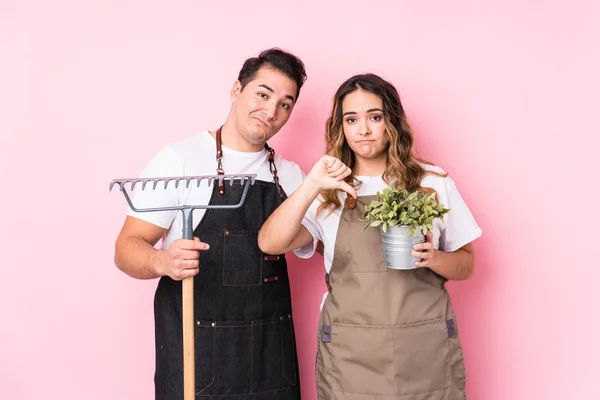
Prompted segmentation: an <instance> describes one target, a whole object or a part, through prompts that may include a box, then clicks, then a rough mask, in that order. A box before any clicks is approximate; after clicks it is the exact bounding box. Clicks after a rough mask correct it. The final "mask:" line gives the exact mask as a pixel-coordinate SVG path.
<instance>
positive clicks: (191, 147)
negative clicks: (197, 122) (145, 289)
mask: <svg viewBox="0 0 600 400" xmlns="http://www.w3.org/2000/svg"><path fill="white" fill-rule="evenodd" d="M216 149H217V144H216V141H215V139H214V138H213V137H212V136H211V134H210V132H209V131H203V132H201V133H199V134H197V135H194V136H192V137H189V138H187V139H184V140H181V141H179V142H175V143H172V144H170V145H168V146H166V147H165V148H163V149H162V150H161V151H160V152H158V154H156V155H155V156H154V158H152V160H150V162H149V163H148V165H147V166H146V168H145V169H144V170H143V172H142V173H141V175H140V176H141V177H142V178H159V177H176V176H197V175H216V174H217V161H216V151H217V150H216ZM267 156H268V153H267V151H266V150H265V149H263V150H261V151H259V152H252V153H247V152H240V151H236V150H233V149H230V148H227V147H226V146H223V158H222V162H223V169H224V170H225V174H257V177H256V179H258V180H261V181H265V182H273V176H272V175H271V171H270V169H269V161H268V159H267ZM275 166H276V167H277V175H278V176H279V183H280V185H281V186H282V187H283V190H284V191H285V193H286V194H287V195H288V196H290V195H291V194H292V193H293V192H294V190H296V188H298V186H300V184H301V183H302V180H303V179H304V173H303V172H302V170H301V169H300V167H299V166H298V165H296V164H295V163H293V162H291V161H288V160H285V159H283V158H281V157H280V156H279V155H277V154H276V155H275ZM196 184H197V182H196V181H192V182H191V183H190V186H189V188H186V185H185V182H183V181H182V182H181V183H180V184H179V186H178V188H177V189H175V182H174V181H171V182H169V184H168V185H167V189H164V182H159V183H158V185H157V186H156V189H154V190H152V185H151V183H149V184H147V185H146V188H145V190H141V185H139V186H136V187H135V190H134V192H133V197H132V203H133V206H134V207H135V208H138V209H142V208H154V207H166V206H174V205H205V204H208V202H209V201H210V196H211V194H212V190H213V187H212V186H209V182H208V181H207V180H202V181H201V184H200V186H199V187H197V186H196ZM236 184H237V183H236ZM226 190H227V189H226ZM204 212H205V210H203V209H197V210H194V212H193V216H192V217H193V222H194V225H195V227H196V226H198V224H199V223H200V221H201V220H202V217H203V216H204ZM127 214H128V215H130V216H132V217H136V218H139V219H142V220H144V221H147V222H150V223H151V224H154V225H157V226H160V227H162V228H165V229H167V232H166V234H165V236H164V237H163V241H162V248H163V249H166V248H168V247H169V246H170V244H171V242H173V241H174V240H175V239H179V238H181V236H182V227H183V224H182V215H181V211H160V212H139V213H138V212H135V211H133V210H131V209H129V212H128V213H127Z"/></svg>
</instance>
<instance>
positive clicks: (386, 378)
mask: <svg viewBox="0 0 600 400" xmlns="http://www.w3.org/2000/svg"><path fill="white" fill-rule="evenodd" d="M329 344H331V345H332V347H333V352H332V355H333V357H332V375H333V376H332V378H333V379H332V380H333V382H332V384H333V389H334V390H339V391H342V392H346V393H357V394H377V395H393V394H394V372H395V371H394V328H393V327H391V326H368V325H352V324H337V323H334V324H333V326H332V327H331V343H329Z"/></svg>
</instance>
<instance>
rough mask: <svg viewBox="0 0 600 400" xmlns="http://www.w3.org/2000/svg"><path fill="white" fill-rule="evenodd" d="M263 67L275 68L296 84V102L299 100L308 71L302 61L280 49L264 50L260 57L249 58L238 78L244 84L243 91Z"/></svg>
mask: <svg viewBox="0 0 600 400" xmlns="http://www.w3.org/2000/svg"><path fill="white" fill-rule="evenodd" d="M262 67H269V68H273V69H274V70H276V71H279V72H281V73H282V74H284V75H285V76H287V77H288V78H290V79H291V80H293V81H294V82H296V88H297V89H296V100H298V96H299V95H300V88H301V87H302V85H303V84H304V81H306V70H305V69H304V63H303V62H302V60H300V59H299V58H298V57H296V56H295V55H293V54H291V53H288V52H286V51H284V50H281V49H279V48H272V49H268V50H264V51H262V52H261V53H260V54H259V55H258V57H252V58H249V59H247V60H246V61H245V62H244V65H243V66H242V69H241V70H240V74H239V76H238V80H239V81H240V83H241V84H242V90H243V89H244V88H245V87H246V85H247V84H248V82H250V81H252V80H253V79H254V77H255V76H256V73H257V72H258V70H259V69H261V68H262Z"/></svg>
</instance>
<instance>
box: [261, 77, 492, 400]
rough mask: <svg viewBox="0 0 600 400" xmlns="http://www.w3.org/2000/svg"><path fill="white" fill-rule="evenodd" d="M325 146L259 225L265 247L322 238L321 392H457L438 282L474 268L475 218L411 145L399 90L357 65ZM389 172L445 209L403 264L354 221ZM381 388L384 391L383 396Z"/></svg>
mask: <svg viewBox="0 0 600 400" xmlns="http://www.w3.org/2000/svg"><path fill="white" fill-rule="evenodd" d="M326 140H327V155H325V156H324V157H322V158H321V159H320V160H319V161H318V162H317V163H316V165H315V166H314V167H313V168H312V170H311V171H310V173H309V174H308V176H307V178H306V180H305V181H304V183H303V184H302V185H301V186H300V187H299V188H298V189H297V190H296V192H295V193H294V194H293V195H292V196H291V197H290V198H288V199H287V200H286V201H285V202H284V203H283V204H282V205H281V206H280V207H279V208H277V209H276V211H275V212H274V213H273V214H272V215H271V216H270V218H269V219H268V220H267V221H266V222H265V224H264V225H263V227H262V228H261V231H260V234H259V246H260V248H261V249H262V251H263V252H265V253H268V254H280V253H285V252H287V251H290V250H295V253H296V254H297V255H298V256H300V257H306V258H307V257H310V256H312V254H314V251H315V248H316V245H317V243H318V242H319V241H321V242H322V243H323V245H324V260H325V269H326V271H327V274H326V276H325V277H326V281H327V286H328V292H327V293H325V295H324V296H323V302H322V304H321V317H320V321H319V333H318V355H317V387H318V394H319V399H321V400H330V399H352V400H367V399H382V398H385V399H401V400H424V399H444V400H454V399H464V398H465V368H464V362H463V356H462V351H461V347H460V342H459V339H458V327H457V324H456V318H455V315H454V311H453V309H452V305H451V302H450V297H449V295H448V292H447V291H446V282H447V281H448V280H451V279H456V280H459V279H466V278H468V277H469V276H470V275H471V273H472V271H473V247H472V245H471V242H472V241H473V240H474V239H476V238H477V237H479V236H480V235H481V229H479V227H478V226H477V224H476V222H475V219H474V218H473V216H472V214H471V212H470V211H469V209H468V208H467V206H466V204H465V203H464V201H463V199H462V197H461V196H460V194H459V192H458V190H457V188H456V186H455V184H454V182H453V180H452V179H451V178H450V177H449V176H448V175H447V174H446V173H445V172H444V171H443V170H442V169H441V168H439V167H436V166H433V165H431V164H429V163H427V162H425V161H423V160H421V159H419V158H418V157H417V156H415V154H414V152H413V135H412V132H411V130H410V127H409V125H408V122H407V119H406V115H405V113H404V110H403V107H402V104H401V103H400V98H399V96H398V92H397V91H396V89H395V88H394V86H393V85H391V84H390V83H389V82H387V81H385V80H383V79H382V78H380V77H378V76H376V75H373V74H366V75H357V76H353V77H352V78H350V79H348V80H347V81H346V82H344V83H343V84H342V86H341V87H340V88H339V89H338V91H337V93H336V94H335V98H334V104H333V110H332V112H331V116H330V117H329V119H328V120H327V123H326ZM390 183H395V184H396V185H398V186H401V187H404V188H406V189H408V190H409V191H414V190H421V191H426V192H431V191H435V192H436V195H437V198H438V201H439V202H440V203H442V204H444V205H445V206H446V207H447V208H450V209H451V211H450V212H449V213H448V214H447V215H446V216H445V218H444V221H443V222H442V221H440V220H435V221H434V229H433V232H432V233H431V232H430V233H429V234H428V235H427V241H426V242H425V243H422V244H417V245H415V248H414V252H413V255H414V256H416V257H418V258H422V259H423V261H422V262H417V263H416V264H415V266H416V267H417V268H415V269H411V270H393V269H388V268H387V267H386V264H385V258H384V253H383V250H382V245H381V236H380V233H379V231H378V230H377V229H375V228H370V229H366V230H364V231H363V230H362V228H363V226H364V222H363V221H360V220H359V219H361V218H362V215H363V213H364V208H365V205H368V204H369V203H370V202H371V200H373V199H374V198H375V194H376V193H377V191H382V190H383V189H384V188H385V187H387V186H388V185H389V184H390ZM381 396H384V397H381Z"/></svg>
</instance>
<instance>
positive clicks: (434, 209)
mask: <svg viewBox="0 0 600 400" xmlns="http://www.w3.org/2000/svg"><path fill="white" fill-rule="evenodd" d="M448 211H450V210H449V209H448V208H446V207H445V206H444V205H443V204H439V203H438V202H437V200H436V194H435V192H432V193H423V192H419V191H416V192H412V193H410V192H408V190H406V189H401V188H398V187H396V186H395V185H394V184H391V185H390V187H389V188H385V189H384V190H383V193H381V192H377V200H373V201H372V202H371V204H369V205H367V206H366V207H365V213H364V215H363V218H364V220H365V221H366V222H367V223H366V225H365V227H364V228H363V230H365V229H366V228H368V227H379V228H380V230H381V241H382V244H383V250H384V253H385V259H386V264H387V266H388V268H392V269H413V268H416V267H415V262H417V261H421V259H419V258H416V257H413V256H412V254H411V252H412V251H413V246H414V245H415V244H417V243H422V242H424V241H425V235H427V232H428V231H431V230H433V220H434V219H435V218H440V219H441V220H443V219H444V215H446V214H447V213H448Z"/></svg>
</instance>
